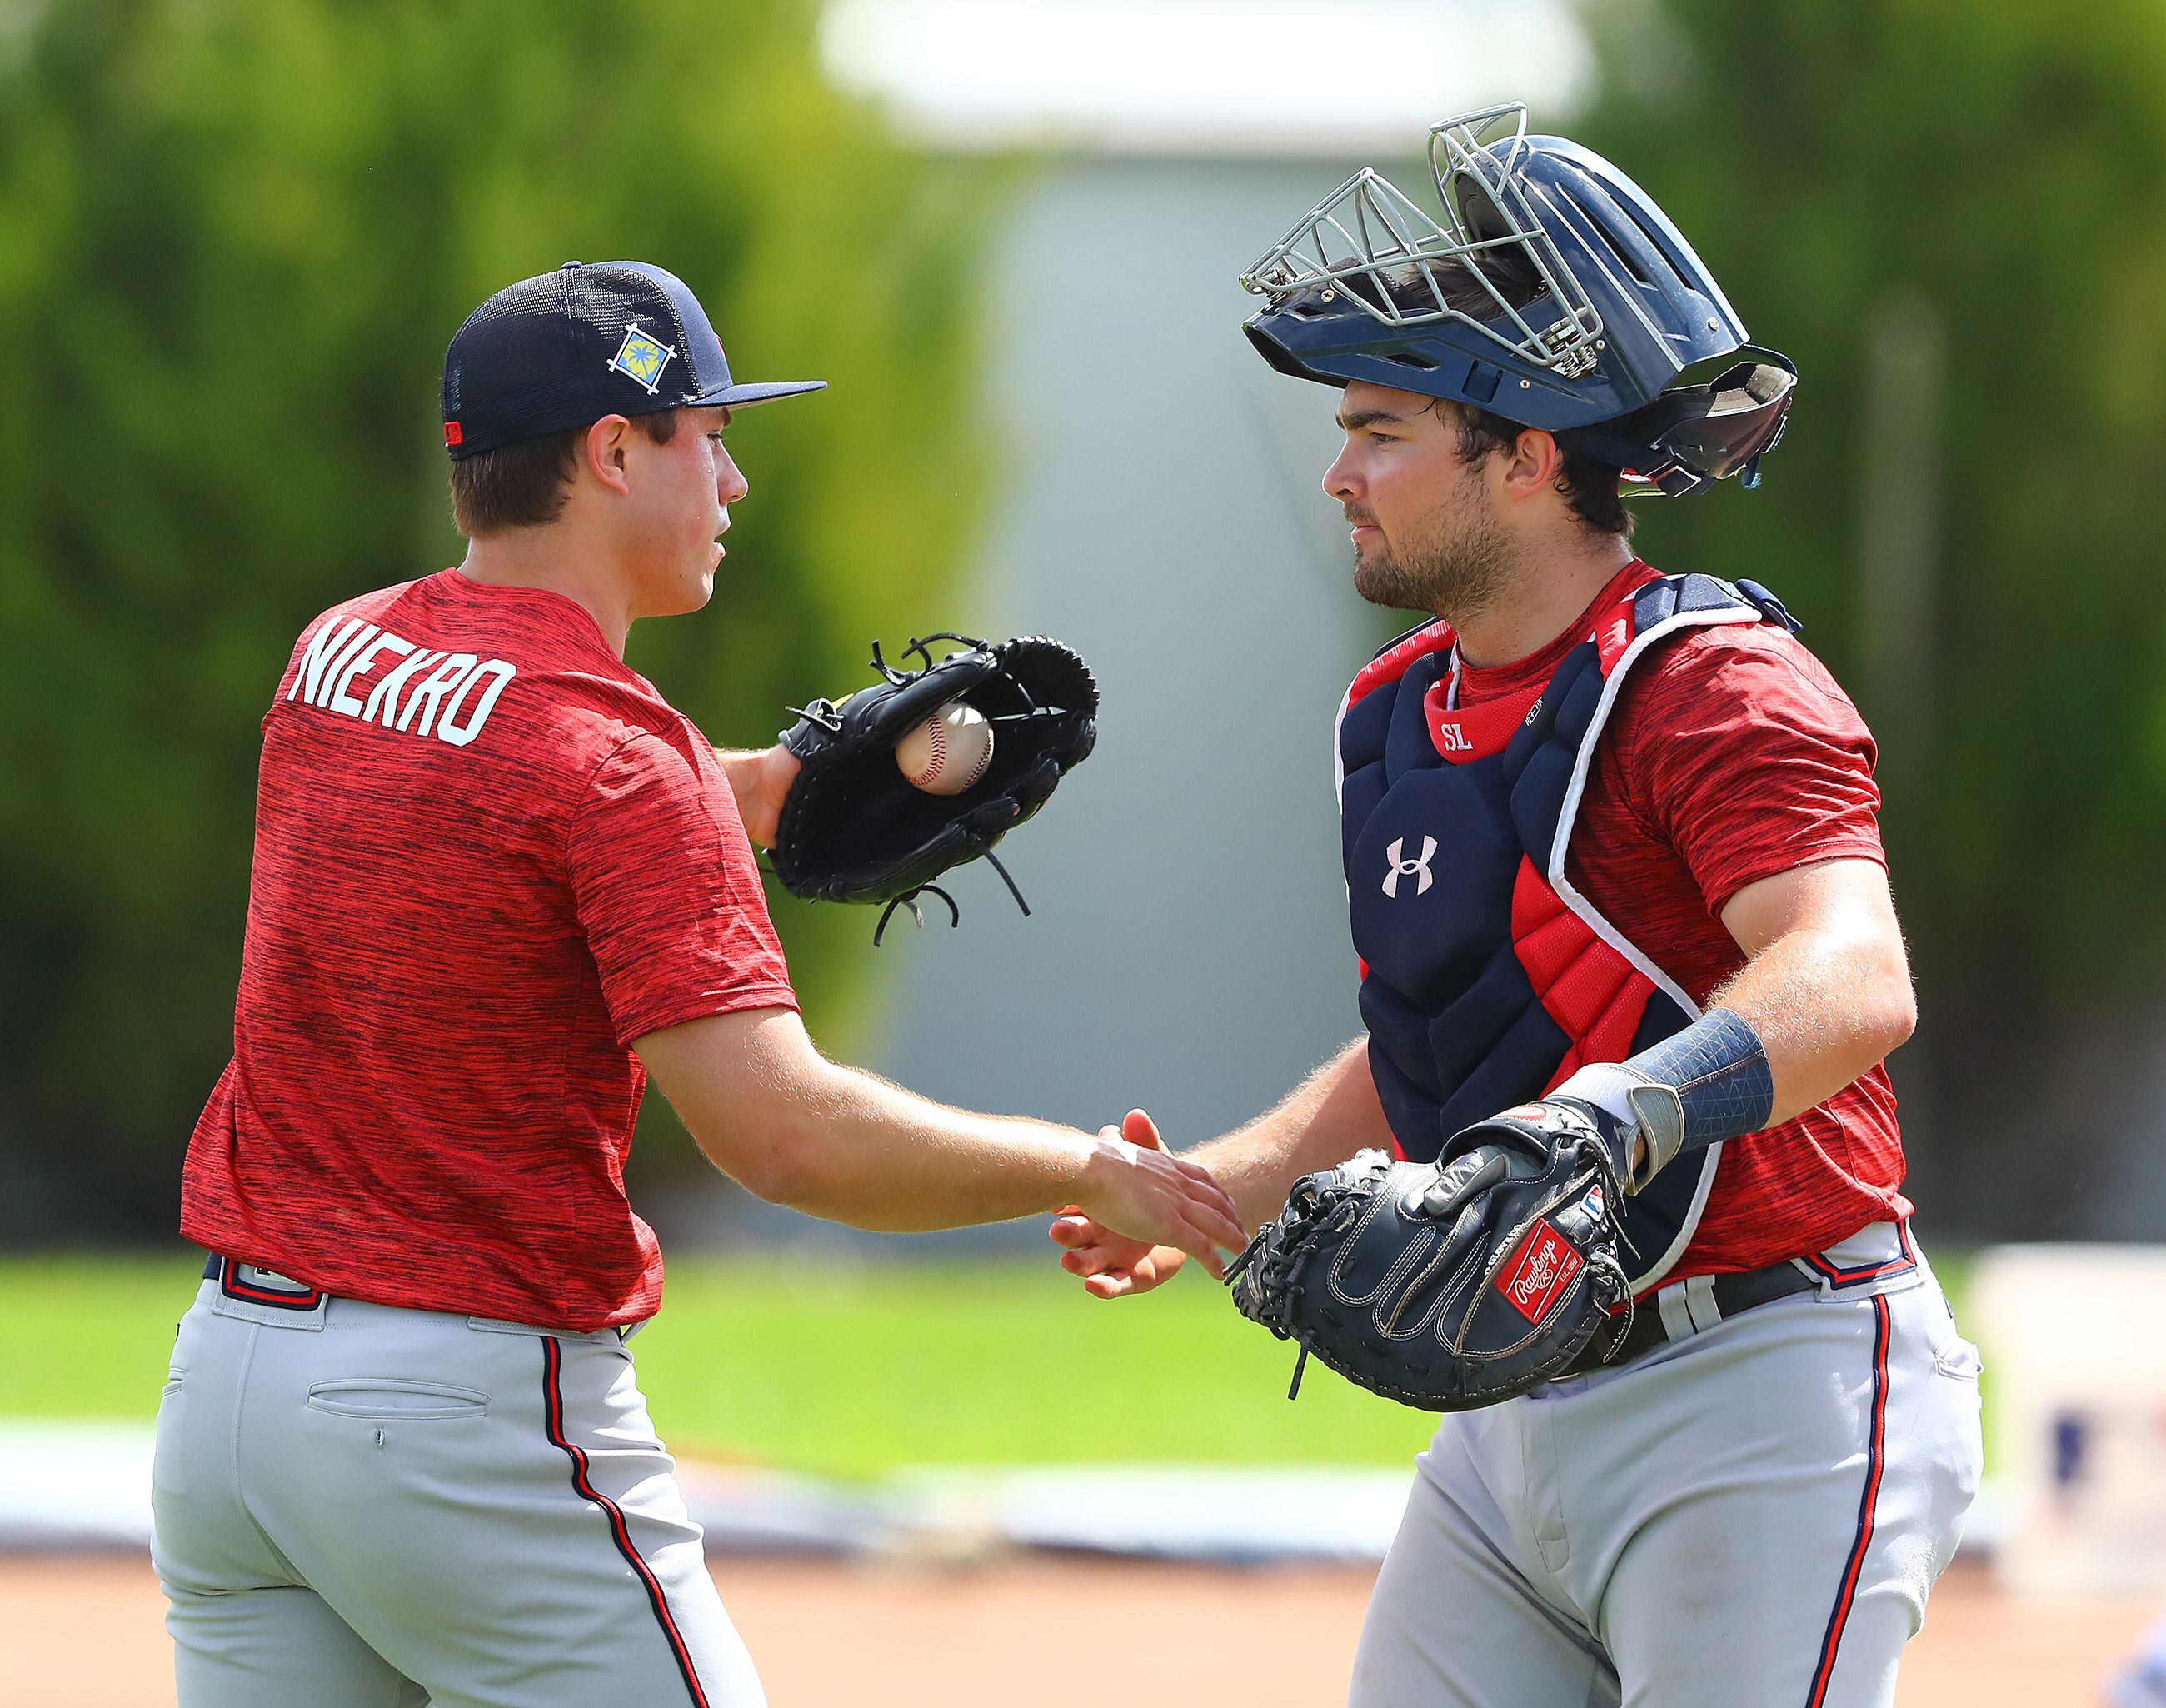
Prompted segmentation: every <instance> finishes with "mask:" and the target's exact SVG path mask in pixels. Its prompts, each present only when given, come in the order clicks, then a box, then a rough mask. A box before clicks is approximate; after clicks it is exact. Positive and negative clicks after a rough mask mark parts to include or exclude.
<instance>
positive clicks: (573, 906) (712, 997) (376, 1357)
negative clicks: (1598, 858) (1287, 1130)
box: [155, 262, 1241, 1708]
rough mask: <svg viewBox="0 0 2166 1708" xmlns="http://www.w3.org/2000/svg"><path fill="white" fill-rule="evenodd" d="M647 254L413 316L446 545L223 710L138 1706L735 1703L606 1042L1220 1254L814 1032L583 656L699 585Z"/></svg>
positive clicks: (672, 288) (962, 1192)
mask: <svg viewBox="0 0 2166 1708" xmlns="http://www.w3.org/2000/svg"><path fill="white" fill-rule="evenodd" d="M817 383H818V382H788V383H768V384H743V383H737V382H734V381H732V378H731V377H730V373H729V369H728V366H727V363H726V362H725V360H724V358H723V354H722V347H721V344H720V343H719V342H718V341H716V337H715V334H714V332H713V330H712V329H711V326H710V325H709V324H708V321H707V319H706V316H705V314H704V312H703V311H702V310H701V309H700V304H699V303H698V302H697V300H696V299H695V298H694V297H693V296H692V293H690V292H689V290H687V289H686V288H685V287H684V284H683V283H681V282H680V281H679V280H678V279H676V278H674V277H673V276H672V275H670V274H668V273H667V272H663V271H662V270H661V269H659V268H658V267H649V266H647V265H645V264H643V263H639V262H612V263H607V264H604V265H600V266H594V267H582V266H580V265H578V264H577V263H572V264H569V265H568V266H566V267H563V269H561V270H560V271H559V272H555V273H550V274H545V275H543V276H542V277H541V278H533V279H527V280H525V281H522V282H521V283H518V284H515V285H513V286H511V287H510V288H507V289H505V290H504V291H501V292H499V293H497V294H496V295H495V296H494V297H492V298H490V299H489V301H488V302H486V303H484V304H483V305H482V306H481V307H480V308H479V309H477V310H475V312H474V314H473V315H472V316H471V317H469V319H468V321H467V322H466V324H465V325H463V326H462V328H461V329H460V330H459V332H458V334H457V336H456V337H455V338H454V339H453V341H452V346H451V350H450V352H449V355H448V357H446V364H445V374H444V424H445V426H444V432H445V442H446V446H447V447H449V449H450V452H451V455H452V459H453V461H452V498H453V507H454V510H455V511H456V513H457V519H458V521H459V524H460V526H461V528H462V531H464V532H465V533H466V534H467V535H468V537H469V538H470V540H471V542H472V545H471V548H470V550H469V552H468V556H467V558H466V561H465V562H464V563H462V564H461V565H460V566H459V567H458V568H456V569H446V570H442V571H441V572H439V573H437V574H433V575H430V576H426V577H425V578H423V579H420V580H417V581H409V582H404V583H401V584H398V585H396V586H392V587H387V588H384V589H382V590H379V591H377V592H373V593H370V594H367V595H363V596H362V597H360V598H358V599H355V600H350V601H348V602H347V603H346V604H344V605H340V606H338V607H336V608H335V609H334V610H332V611H327V612H325V614H324V615H323V616H320V617H319V618H318V619H317V620H316V621H314V622H313V623H311V624H310V625H309V627H308V629H307V631H306V632H304V634H303V635H302V637H300V640H299V642H298V644H297V645H296V647H295V648H294V651H293V658H292V661H291V662H290V664H288V667H287V670H286V673H285V674H284V676H283V679H281V680H280V682H279V684H278V686H277V691H276V693H275V695H273V696H272V701H271V708H270V711H268V713H267V715H266V717H265V718H264V722H263V735H264V739H263V757H262V774H261V782H260V786H259V791H258V797H257V815H256V857H255V866H254V873H253V877H252V882H251V892H250V898H249V910H248V928H247V939H246V947H245V949H244V952H243V957H242V968H241V979H240V1000H239V1003H238V1005H237V1009H236V1013H235V1025H234V1054H233V1060H232V1062H231V1064H230V1066H228V1067H227V1069H226V1071H225V1075H224V1076H222V1077H221V1078H220V1080H219V1083H218V1087H217V1090H216V1091H215V1092H214V1093H213V1095H212V1097H211V1099H210V1103H209V1106H208V1107H207V1108H205V1109H204V1111H203V1118H202V1120H201V1121H200V1123H199V1124H198V1126H197V1128H196V1131H195V1134H194V1137H193V1140H192V1142H191V1144H190V1145H189V1149H188V1164H187V1170H186V1175H185V1179H184V1182H183V1187H182V1229H183V1231H184V1232H186V1233H187V1235H188V1237H189V1238H191V1239H193V1240H196V1241H198V1243H200V1244H201V1245H203V1246H205V1247H206V1248H208V1250H209V1252H210V1253H211V1254H212V1255H211V1258H210V1261H209V1265H208V1266H207V1267H206V1269H205V1272H204V1280H203V1286H202V1288H201V1290H200V1292H199V1293H198V1297H197V1299H196V1303H195V1304H194V1307H193V1309H191V1310H190V1311H189V1312H188V1315H187V1317H186V1319H184V1320H183V1322H182V1325H181V1330H180V1335H179V1339H178V1341H177V1345H176V1347H175V1350H174V1354H173V1365H172V1371H171V1372H170V1377H169V1380H168V1382H167V1384H166V1393H165V1399H164V1401H163V1403H162V1404H161V1406H160V1409H159V1415H158V1433H157V1448H156V1471H155V1512H156V1563H157V1567H158V1570H159V1573H160V1576H161V1578H162V1580H163V1582H164V1584H165V1587H166V1593H167V1595H168V1597H169V1598H170V1601H171V1612H170V1614H169V1616H168V1624H169V1626H170V1628H171V1630H172V1634H173V1637H174V1642H175V1645H176V1650H177V1673H178V1679H179V1687H180V1701H181V1704H182V1708H293V1705H294V1704H297V1703H302V1702H306V1703H309V1704H310V1705H312V1708H383V1705H387V1704H394V1703H399V1704H406V1703H416V1704H418V1703H420V1702H422V1701H429V1702H433V1703H435V1704H436V1705H438V1708H482V1705H484V1704H486V1705H489V1708H514V1705H516V1708H526V1705H532V1708H592V1705H594V1704H596V1703H603V1702H607V1703H612V1704H626V1705H631V1704H638V1705H642V1708H644V1705H683V1704H686V1703H690V1704H694V1705H699V1708H709V1705H711V1708H723V1705H728V1708H750V1705H756V1704H758V1702H759V1701H760V1700H762V1697H761V1692H760V1687H759V1681H758V1676H757V1675H756V1674H755V1673H754V1671H753V1666H752V1663H751V1662H750V1660H749V1659H748V1658H747V1656H746V1654H745V1652H744V1647H743V1645H742V1642H739V1641H738V1639H737V1635H736V1632H735V1631H733V1630H732V1626H731V1625H730V1622H729V1620H728V1618H727V1617H726V1615H725V1614H724V1612H723V1610H722V1608H721V1603H720V1601H719V1600H717V1599H716V1594H715V1589H714V1585H713V1583H712V1580H711V1578H709V1577H708V1575H707V1573H706V1569H705V1562H704V1557H703V1553H702V1548H701V1542H700V1530H699V1527H698V1526H696V1525H695V1524H694V1523H693V1522H692V1521H691V1520H690V1518H689V1515H687V1513H686V1511H685V1509H684V1501H683V1499H681V1498H680V1496H679V1494H678V1490H677V1486H676V1483H675V1479H674V1473H673V1468H672V1465H671V1462H670V1459H669V1457H668V1454H667V1453H665V1452H663V1447H662V1444H661V1442H660V1441H659V1439H658V1437H657V1436H656V1435H655V1432H654V1428H653V1425H652V1423H651V1422H650V1421H649V1420H648V1418H647V1409H646V1403H645V1401H644V1399H642V1396H641V1394H640V1392H639V1388H638V1383H637V1379H636V1378H635V1375H634V1372H633V1370H632V1366H631V1356H630V1354H629V1352H628V1351H626V1340H627V1339H628V1337H629V1335H630V1333H631V1330H634V1329H636V1328H637V1326H638V1325H640V1324H642V1322H644V1321H645V1320H646V1319H647V1318H648V1317H649V1316H651V1315H652V1314H653V1313H654V1311H655V1309H657V1307H658V1304H659V1303H660V1300H661V1296H662V1260H661V1256H660V1253H659V1252H658V1250H657V1249H656V1245H655V1240H654V1236H653V1234H652V1231H651V1230H650V1229H648V1228H647V1225H646V1224H645V1223H643V1222H642V1221H641V1220H640V1219H639V1218H638V1217H637V1216H636V1215H635V1214H633V1213H632V1211H631V1206H630V1204H629V1203H627V1202H626V1197H625V1191H624V1178H623V1166H624V1161H625V1155H626V1150H627V1149H628V1148H629V1146H630V1145H631V1134H632V1124H633V1119H634V1117H635V1116H636V1114H637V1111H638V1108H639V1103H640V1097H641V1093H642V1089H643V1087H644V1086H645V1083H646V1081H647V1077H648V1076H650V1075H651V1076H652V1077H653V1078H654V1080H655V1081H657V1082H658V1084H659V1085H660V1086H661V1087H662V1089H663V1091H664V1092H666V1093H667V1094H668V1097H669V1098H670V1101H671V1102H672V1103H673V1104H674V1106H675V1107H676V1108H677V1110H678V1112H679V1114H680V1115H681V1116H682V1117H683V1118H684V1124H685V1126H686V1127H687V1128H688V1129H689V1130H690V1132H691V1134H692V1135H693V1137H694V1138H695V1140H697V1141H698V1142H699V1144H700V1146H701V1148H702V1149H703V1150H705V1152H706V1153H707V1155H709V1156H710V1157H711V1159H712V1160H713V1161H715V1163H716V1166H719V1167H721V1168H722V1169H723V1170H725V1171H726V1172H728V1173H729V1174H731V1175H732V1176H733V1177H736V1178H737V1180H739V1181H740V1182H742V1183H743V1184H744V1185H746V1186H747V1187H749V1188H750V1189H751V1190H753V1192H758V1193H759V1194H760V1195H761V1196H762V1197H764V1198H771V1199H774V1200H775V1201H776V1202H779V1203H787V1204H791V1205H794V1206H795V1207H797V1208H800V1209H804V1210H807V1211H809V1212H811V1213H812V1214H817V1215H821V1216H827V1217H831V1218H834V1219H840V1220H845V1221H849V1222H853V1223H855V1224H858V1225H860V1226H864V1227H877V1228H888V1229H922V1228H937V1227H945V1226H953V1225H956V1224H962V1223H968V1222H980V1221H991V1220H996V1219H1002V1218H1006V1217H1012V1216H1018V1215H1025V1214H1031V1213H1033V1212H1038V1211H1047V1210H1051V1209H1054V1208H1058V1207H1059V1206H1060V1205H1062V1204H1065V1203H1078V1202H1080V1203H1084V1204H1086V1205H1087V1206H1089V1207H1090V1208H1091V1211H1092V1213H1093V1214H1095V1215H1096V1216H1097V1217H1098V1218H1099V1219H1101V1220H1102V1221H1104V1222H1106V1223H1107V1224H1110V1225H1112V1226H1115V1227H1119V1228H1123V1229H1127V1230H1128V1231H1129V1232H1131V1233H1133V1234H1136V1235H1143V1236H1148V1237H1150V1238H1153V1239H1164V1240H1172V1241H1174V1242H1175V1243H1176V1244H1178V1245H1181V1247H1183V1248H1184V1249H1185V1250H1186V1251H1188V1252H1189V1253H1191V1255H1193V1256H1197V1258H1198V1259H1200V1260H1202V1261H1205V1262H1207V1263H1208V1264H1211V1265H1212V1266H1214V1267H1215V1266H1217V1264H1218V1259H1217V1256H1216V1254H1215V1252H1214V1250H1213V1241H1214V1240H1215V1241H1216V1242H1217V1243H1218V1245H1238V1244H1239V1240H1240V1237H1241V1230H1240V1229H1239V1226H1238V1224H1235V1223H1234V1221H1233V1219H1232V1204H1231V1203H1230V1201H1229V1200H1228V1198H1227V1197H1226V1195H1225V1194H1224V1193H1223V1192H1222V1191H1220V1190H1219V1189H1218V1187H1216V1186H1215V1185H1214V1184H1213V1183H1212V1182H1211V1180H1210V1178H1209V1177H1208V1175H1207V1173H1206V1172H1205V1171H1202V1169H1200V1168H1197V1167H1196V1166H1193V1165H1191V1164H1187V1163H1184V1162H1178V1161H1175V1160H1174V1159H1172V1158H1170V1157H1166V1156H1164V1155H1157V1154H1154V1153H1150V1152H1147V1151H1141V1150H1137V1149H1135V1148H1134V1147H1133V1146H1130V1145H1124V1144H1123V1143H1121V1142H1119V1140H1117V1138H1108V1137H1105V1136H1100V1137H1096V1138H1093V1137H1091V1136H1090V1135H1087V1134H1082V1133H1078V1132H1071V1131H1070V1130H1068V1129H1064V1128H1059V1127H1055V1126H1053V1125H1050V1124H1046V1123H1043V1122H1038V1121H1028V1120H1015V1119H1004V1118H994V1117H991V1116H983V1115H975V1114H969V1113H964V1112H962V1111H959V1110H956V1109H951V1108H943V1107H942V1106H940V1105H938V1104H936V1103H929V1102H927V1101H926V1100H925V1099H923V1098H921V1097H914V1096H912V1095H911V1094H910V1093H909V1092H904V1091H901V1090H900V1089H898V1088H897V1087H894V1086H891V1085H889V1084H887V1083H885V1082H884V1081H880V1080H878V1079H875V1078H874V1077H872V1076H869V1075H867V1074H864V1073H860V1072H858V1071H854V1070H852V1069H849V1068H847V1067H843V1066H837V1065H836V1064H834V1063H832V1062H830V1061H827V1060H825V1059H824V1058H822V1057H821V1055H820V1054H819V1053H818V1052H817V1051H816V1050H815V1049H814V1048H813V1046H812V1044H811V1041H810V1039H808V1038H807V1037H806V1032H805V1029H804V1027H803V1025H802V1024H801V1023H800V1021H799V1018H798V1015H797V1004H796V999H795V997H794V995H793V994H792V992H791V990H790V981H789V976H788V974H787V972H786V970H785V966H784V964H783V958H782V953H781V949H780V948H779V945H778V944H777V943H776V941H775V937H774V929H773V927H772V926H771V924H770V923H769V918H768V914H767V910H766V907H765V903H764V901H763V895H762V891H761V887H760V881H759V876H758V872H757V870H756V869H755V868H754V865H753V854H752V848H751V845H750V842H749V840H748V833H749V836H750V837H751V838H759V839H762V840H764V839H767V838H771V837H772V836H773V834H774V826H775V822H776V818H777V815H778V812H779V809H780V806H781V804H782V801H783V799H784V796H785V795H786V793H787V790H788V785H789V783H790V779H791V777H792V775H794V774H795V770H796V769H797V763H798V762H797V761H796V759H795V758H793V757H792V756H791V755H790V754H788V753H786V752H785V751H783V750H782V749H781V748H775V749H773V750H770V751H768V752H765V753H746V754H717V753H716V751H715V749H714V748H712V747H711V746H710V745H709V744H708V743H707V742H706V741H705V738H702V737H701V736H700V732H698V731H697V730H696V729H695V728H694V727H692V725H691V723H690V722H689V721H687V720H686V719H685V718H684V717H682V716H681V715H680V714H679V713H678V712H676V711H673V710H672V709H671V708H670V706H668V704H667V703H666V702H665V701H663V698H662V696H661V695H659V694H658V692H657V691H656V690H655V689H654V687H653V685H652V684H651V683H649V682H647V681H646V680H645V679H642V677H641V676H639V675H638V674H637V673H636V672H634V671H632V670H631V669H627V668H626V666H625V664H624V662H623V652H624V642H625V636H626V631H627V630H628V629H629V628H630V627H631V624H632V623H633V622H634V621H636V620H637V619H640V618H642V617H649V616H670V615H674V614H677V613H680V612H688V611H697V610H699V609H700V607H701V606H702V605H705V603H706V602H707V600H708V598H709V596H710V595H711V592H712V590H713V586H714V577H715V572H716V567H717V565H718V564H719V563H720V562H721V557H722V547H721V534H722V532H723V531H724V530H726V528H727V527H728V526H729V508H728V507H729V505H731V504H732V502H734V501H736V500H740V499H742V498H743V497H744V495H745V493H746V483H745V481H744V479H743V477H742V475H741V474H740V473H738V471H737V466H736V464H735V463H734V462H733V461H732V458H731V456H730V454H729V452H727V451H726V449H725V448H724V446H723V439H722V436H723V431H724V430H725V429H726V427H727V426H729V425H730V421H731V418H732V415H733V413H734V412H735V411H736V410H740V409H742V408H745V407H747V406H748V405H753V404H756V403H759V402H763V401H764V400H766V399H770V398H774V397H779V396H783V395H786V394H790V393H792V392H802V391H807V390H811V389H814V387H815V386H816V384H817Z"/></svg>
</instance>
